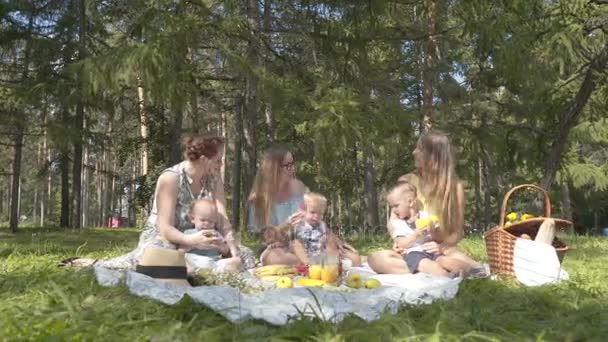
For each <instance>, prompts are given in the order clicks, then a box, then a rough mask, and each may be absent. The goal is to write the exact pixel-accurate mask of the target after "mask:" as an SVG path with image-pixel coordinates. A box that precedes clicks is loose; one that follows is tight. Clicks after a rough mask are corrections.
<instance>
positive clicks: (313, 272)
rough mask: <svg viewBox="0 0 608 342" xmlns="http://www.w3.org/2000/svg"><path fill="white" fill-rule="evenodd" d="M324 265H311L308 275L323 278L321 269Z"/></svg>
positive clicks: (318, 278)
mask: <svg viewBox="0 0 608 342" xmlns="http://www.w3.org/2000/svg"><path fill="white" fill-rule="evenodd" d="M322 270H323V267H322V266H321V265H310V266H309V267H308V277H309V278H310V279H317V280H321V271H322Z"/></svg>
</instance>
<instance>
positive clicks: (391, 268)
mask: <svg viewBox="0 0 608 342" xmlns="http://www.w3.org/2000/svg"><path fill="white" fill-rule="evenodd" d="M452 152H453V151H452V148H451V145H450V141H449V139H448V137H447V136H446V135H445V134H443V133H438V132H431V133H426V134H424V135H423V136H421V137H420V139H419V141H418V143H417V145H416V149H415V150H414V153H413V154H414V163H415V166H416V171H415V173H414V174H408V175H405V176H402V177H400V178H399V181H406V182H408V183H410V184H412V185H413V186H414V187H415V188H416V189H418V192H417V195H418V202H417V203H418V205H419V206H420V209H421V210H424V211H426V212H428V213H429V214H430V215H435V216H437V217H438V218H439V229H434V230H432V231H431V232H430V240H429V241H427V242H424V243H423V244H422V245H421V249H422V250H423V251H424V252H426V253H429V254H431V255H445V256H449V257H450V258H452V259H455V260H458V261H459V264H460V265H462V266H461V267H460V268H461V270H462V271H464V272H465V273H468V272H473V273H475V274H477V275H481V273H483V266H481V265H480V264H479V263H477V262H476V261H474V260H473V259H471V258H470V257H468V256H467V255H466V254H464V253H463V252H461V251H460V250H459V249H458V248H457V247H456V245H457V244H458V242H459V241H460V240H461V239H462V237H463V235H464V191H463V187H462V184H461V183H460V181H459V180H458V178H457V176H456V173H455V170H454V166H455V162H454V159H453V156H452ZM394 219H396V217H395V215H394V214H393V215H392V218H391V220H389V223H388V229H389V232H392V231H393V229H394V227H393V223H394V221H393V220H394ZM367 261H368V264H369V266H370V267H371V268H372V269H373V270H374V271H376V272H377V273H391V274H393V273H410V272H411V271H413V270H410V269H409V268H408V266H407V264H406V262H405V261H404V259H403V257H402V255H400V254H399V253H397V252H395V251H393V250H386V251H380V252H376V253H373V254H372V255H370V256H369V257H368V259H367Z"/></svg>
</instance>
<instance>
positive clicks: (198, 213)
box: [182, 199, 240, 270]
mask: <svg viewBox="0 0 608 342" xmlns="http://www.w3.org/2000/svg"><path fill="white" fill-rule="evenodd" d="M219 218H220V215H219V213H218V210H217V206H216V204H215V201H213V200H210V199H200V200H197V201H196V202H194V204H193V205H192V208H191V210H190V219H191V220H192V221H191V222H192V224H193V225H194V229H187V230H185V231H184V234H197V233H199V234H203V235H205V236H206V237H208V238H210V239H212V242H211V244H210V247H209V248H205V249H197V248H193V249H188V250H184V249H182V250H183V251H185V252H187V253H188V254H193V255H196V256H201V257H207V258H209V259H210V260H208V261H219V260H221V261H222V263H221V265H222V266H223V267H222V268H223V269H225V270H232V269H236V268H238V267H239V266H240V258H239V257H238V255H239V252H238V248H237V247H236V241H235V239H234V238H233V235H232V232H231V231H230V232H223V231H222V227H221V224H220V222H219ZM187 259H188V258H187ZM191 259H192V258H190V260H191ZM200 259H201V258H198V259H196V260H200ZM189 266H191V265H189ZM192 268H195V269H196V268H207V267H196V265H195V266H194V267H192Z"/></svg>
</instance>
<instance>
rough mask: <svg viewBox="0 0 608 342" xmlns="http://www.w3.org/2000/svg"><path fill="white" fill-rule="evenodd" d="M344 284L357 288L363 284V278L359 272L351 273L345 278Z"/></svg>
mask: <svg viewBox="0 0 608 342" xmlns="http://www.w3.org/2000/svg"><path fill="white" fill-rule="evenodd" d="M346 285H347V286H348V287H352V288H353V289H358V288H360V287H361V286H362V285H363V279H361V275H360V274H359V273H351V274H349V275H348V277H347V278H346Z"/></svg>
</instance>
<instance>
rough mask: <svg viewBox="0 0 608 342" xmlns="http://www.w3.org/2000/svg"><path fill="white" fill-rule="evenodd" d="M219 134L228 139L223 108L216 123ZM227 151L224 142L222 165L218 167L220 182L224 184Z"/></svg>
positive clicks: (225, 139) (226, 170)
mask: <svg viewBox="0 0 608 342" xmlns="http://www.w3.org/2000/svg"><path fill="white" fill-rule="evenodd" d="M218 128H219V129H218V130H219V132H220V133H219V135H220V137H222V139H224V141H228V132H226V112H224V111H223V110H221V111H220V122H219V123H218ZM227 152H228V144H227V143H224V146H223V147H222V166H221V167H220V178H221V179H222V184H226V179H227V178H226V173H227V172H228V169H227V168H226V160H227V157H226V153H227Z"/></svg>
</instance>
